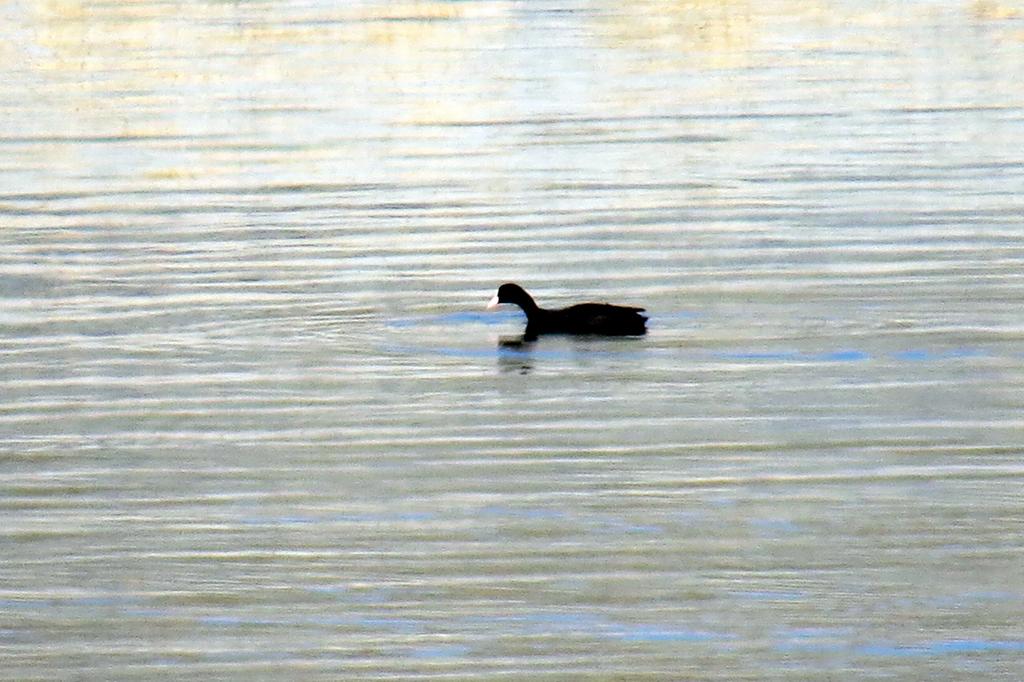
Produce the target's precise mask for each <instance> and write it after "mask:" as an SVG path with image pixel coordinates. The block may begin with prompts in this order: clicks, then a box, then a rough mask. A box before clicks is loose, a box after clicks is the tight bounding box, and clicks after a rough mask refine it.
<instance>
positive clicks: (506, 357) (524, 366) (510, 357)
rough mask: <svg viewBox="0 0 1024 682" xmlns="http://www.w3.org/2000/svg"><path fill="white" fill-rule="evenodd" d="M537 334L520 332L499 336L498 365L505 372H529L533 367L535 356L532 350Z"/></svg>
mask: <svg viewBox="0 0 1024 682" xmlns="http://www.w3.org/2000/svg"><path fill="white" fill-rule="evenodd" d="M536 340H537V337H535V336H526V335H525V334H520V335H517V336H499V337H498V367H499V368H500V369H501V371H503V372H519V373H520V374H529V373H530V370H532V369H533V357H532V356H531V355H530V350H531V349H532V348H533V342H534V341H536Z"/></svg>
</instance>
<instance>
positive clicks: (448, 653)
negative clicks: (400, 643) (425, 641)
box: [409, 644, 472, 659]
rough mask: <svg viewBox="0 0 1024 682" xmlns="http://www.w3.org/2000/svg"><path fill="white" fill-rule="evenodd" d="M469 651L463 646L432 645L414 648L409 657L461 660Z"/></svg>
mask: <svg viewBox="0 0 1024 682" xmlns="http://www.w3.org/2000/svg"><path fill="white" fill-rule="evenodd" d="M470 651H472V649H470V648H469V647H468V646H466V645H464V644H433V645H430V646H421V647H416V648H415V649H412V650H410V651H409V656H411V657H412V658H426V659H439V658H441V659H443V658H462V657H463V656H467V655H468V654H469V653H470Z"/></svg>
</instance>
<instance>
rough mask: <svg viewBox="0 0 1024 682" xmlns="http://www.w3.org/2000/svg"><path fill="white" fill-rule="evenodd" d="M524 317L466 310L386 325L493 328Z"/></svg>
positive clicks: (506, 312)
mask: <svg viewBox="0 0 1024 682" xmlns="http://www.w3.org/2000/svg"><path fill="white" fill-rule="evenodd" d="M524 317H525V315H523V313H522V312H519V311H514V310H501V311H494V312H490V311H479V312H478V311H469V310H466V311H460V312H455V313H444V314H442V315H428V316H424V317H406V318H399V319H396V320H388V321H387V322H385V323H384V324H385V326H386V327H389V328H391V329H407V328H409V327H428V326H434V325H460V324H483V325H488V326H492V327H493V326H497V325H500V324H507V323H509V322H511V321H514V320H522V319H523V318H524Z"/></svg>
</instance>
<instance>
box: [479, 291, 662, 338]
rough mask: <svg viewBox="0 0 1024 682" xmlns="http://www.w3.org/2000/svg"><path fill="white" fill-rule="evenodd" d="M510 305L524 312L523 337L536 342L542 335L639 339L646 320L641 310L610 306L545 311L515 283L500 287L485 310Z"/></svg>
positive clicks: (574, 306)
mask: <svg viewBox="0 0 1024 682" xmlns="http://www.w3.org/2000/svg"><path fill="white" fill-rule="evenodd" d="M502 303H511V304H513V305H517V306H519V307H520V308H522V309H523V312H524V313H526V332H525V333H524V334H523V338H524V339H526V340H533V339H536V338H537V337H538V336H540V335H541V334H595V335H600V336H642V335H644V334H646V333H647V317H646V316H645V315H641V314H640V313H642V312H644V309H643V308H631V307H628V306H621V305H611V304H610V303H578V304H576V305H572V306H569V307H568V308H562V309H561V310H545V309H544V308H541V307H540V306H538V305H537V303H536V302H535V301H534V300H533V297H532V296H530V294H528V293H526V290H525V289H523V288H522V287H521V286H519V285H518V284H512V283H511V282H509V283H507V284H502V285H501V286H500V287H498V293H497V294H495V296H494V298H492V299H491V301H490V303H488V304H487V309H488V310H490V309H492V308H496V307H497V306H498V305H499V304H502Z"/></svg>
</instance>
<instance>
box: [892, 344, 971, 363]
mask: <svg viewBox="0 0 1024 682" xmlns="http://www.w3.org/2000/svg"><path fill="white" fill-rule="evenodd" d="M984 354H985V353H984V352H983V351H982V350H981V349H980V348H968V347H961V348H948V349H945V350H930V349H927V348H910V349H907V350H903V351H897V352H895V353H893V354H892V357H893V358H894V359H896V360H902V361H904V362H935V361H939V360H955V359H958V358H973V357H980V356H983V355H984Z"/></svg>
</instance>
